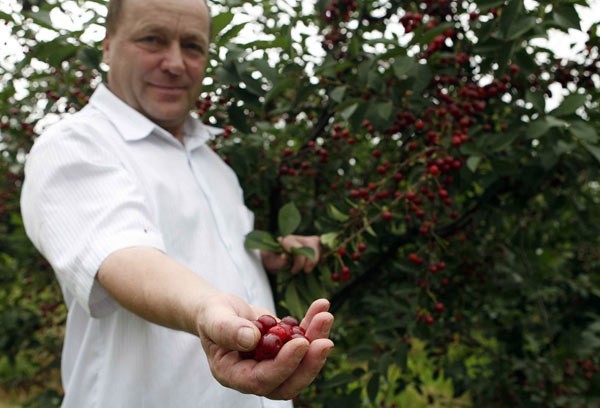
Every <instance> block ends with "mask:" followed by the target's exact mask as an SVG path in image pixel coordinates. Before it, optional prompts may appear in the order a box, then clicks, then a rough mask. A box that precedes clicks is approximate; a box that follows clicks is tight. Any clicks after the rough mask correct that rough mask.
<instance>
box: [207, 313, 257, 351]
mask: <svg viewBox="0 0 600 408" xmlns="http://www.w3.org/2000/svg"><path fill="white" fill-rule="evenodd" d="M205 335H206V337H207V338H208V340H210V341H211V342H213V343H215V344H216V345H218V346H221V347H224V348H226V349H229V350H237V351H248V350H252V349H254V348H255V346H256V345H257V344H258V341H259V340H260V331H259V330H258V328H257V327H256V326H255V325H254V324H252V322H250V321H249V320H247V319H244V318H241V317H238V316H227V318H226V319H215V320H213V321H212V322H211V324H209V325H208V328H207V331H206V332H205Z"/></svg>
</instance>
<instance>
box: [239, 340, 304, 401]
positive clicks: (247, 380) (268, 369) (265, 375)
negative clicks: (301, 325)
mask: <svg viewBox="0 0 600 408" xmlns="http://www.w3.org/2000/svg"><path fill="white" fill-rule="evenodd" d="M309 347H310V345H309V343H308V341H306V340H305V339H293V340H290V341H289V342H287V343H286V344H285V345H284V346H283V347H282V348H281V350H280V351H279V353H278V354H277V356H276V357H275V358H274V359H271V360H263V361H261V362H258V363H257V362H255V364H254V365H253V366H250V367H251V369H250V370H248V369H247V370H246V371H245V372H244V371H240V372H230V374H231V375H232V376H233V379H232V380H233V381H234V382H240V383H241V384H245V385H242V386H243V387H245V391H246V392H250V393H252V394H256V395H269V394H271V393H272V392H273V390H275V389H277V388H278V387H279V386H281V384H282V383H283V382H284V381H285V380H286V379H288V378H289V377H291V376H292V375H293V374H294V372H295V371H296V370H297V369H298V366H299V365H300V364H301V362H302V360H303V359H304V356H305V355H306V353H307V352H308V350H309ZM237 389H240V388H239V387H238V388H237Z"/></svg>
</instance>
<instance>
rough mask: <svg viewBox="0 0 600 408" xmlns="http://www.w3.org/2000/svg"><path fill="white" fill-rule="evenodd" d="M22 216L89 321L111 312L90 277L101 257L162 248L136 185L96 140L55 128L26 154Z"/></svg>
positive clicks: (108, 301)
mask: <svg viewBox="0 0 600 408" xmlns="http://www.w3.org/2000/svg"><path fill="white" fill-rule="evenodd" d="M88 127H89V126H88ZM21 211H22V214H23V221H24V225H25V229H26V232H27V235H28V236H29V238H30V239H31V241H32V242H33V244H34V246H35V247H36V248H37V249H38V250H39V251H40V252H41V253H42V255H43V256H44V257H45V258H46V259H47V260H48V262H50V264H51V265H52V267H53V269H54V271H55V273H56V276H57V278H58V280H59V282H60V284H61V287H62V289H63V291H65V290H67V291H68V292H69V293H70V294H71V295H72V296H74V297H75V299H76V300H77V301H78V302H79V303H80V304H81V306H82V307H83V308H84V310H86V311H87V312H88V313H90V315H91V316H92V317H102V316H105V315H108V314H109V313H111V312H112V311H113V310H114V309H115V308H116V307H117V303H116V301H114V299H112V297H110V295H109V294H108V293H107V292H106V291H105V290H104V288H102V286H100V284H99V283H98V281H97V280H96V279H95V278H96V273H97V271H98V268H99V267H100V264H101V263H102V262H103V261H104V259H106V257H107V256H108V255H110V254H111V253H112V252H114V251H116V250H118V249H122V248H127V247H135V246H137V247H139V246H144V247H154V248H157V249H159V250H163V251H164V243H163V239H162V237H161V235H160V233H159V232H158V228H157V227H156V222H155V221H154V220H153V217H152V211H151V209H150V208H149V205H148V202H147V200H146V199H145V195H144V193H143V187H142V186H141V185H140V183H139V182H137V180H136V178H135V176H134V175H133V173H132V172H131V171H128V170H127V168H126V166H125V165H124V164H123V163H121V162H120V159H119V158H118V155H117V154H115V152H111V151H110V150H109V149H108V148H107V147H106V146H105V145H103V144H102V135H98V134H96V135H93V134H79V133H78V132H75V131H73V129H71V128H69V127H60V126H56V127H55V128H54V129H53V130H52V131H50V132H48V133H47V134H44V135H43V136H41V137H40V139H39V140H38V141H37V142H36V144H35V145H34V148H33V149H32V150H31V152H30V154H29V156H28V157H27V161H26V167H25V181H24V184H23V189H22V194H21Z"/></svg>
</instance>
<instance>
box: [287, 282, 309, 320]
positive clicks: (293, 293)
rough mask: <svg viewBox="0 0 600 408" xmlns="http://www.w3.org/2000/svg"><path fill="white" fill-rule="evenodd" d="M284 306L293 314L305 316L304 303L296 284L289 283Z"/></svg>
mask: <svg viewBox="0 0 600 408" xmlns="http://www.w3.org/2000/svg"><path fill="white" fill-rule="evenodd" d="M283 303H284V306H285V307H286V309H287V310H288V311H289V312H290V314H291V315H292V316H298V317H299V318H300V317H301V316H304V305H303V304H302V300H301V299H300V295H299V293H298V289H297V288H296V285H294V284H289V285H288V286H287V288H286V290H285V295H284V302H283Z"/></svg>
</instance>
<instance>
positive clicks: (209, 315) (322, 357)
mask: <svg viewBox="0 0 600 408" xmlns="http://www.w3.org/2000/svg"><path fill="white" fill-rule="evenodd" d="M207 304H208V306H207V307H206V308H205V309H204V310H203V311H202V315H201V316H199V320H198V321H199V322H200V324H199V335H200V340H201V343H202V347H203V348H204V351H205V353H206V355H207V357H208V362H209V366H210V369H211V372H212V374H213V376H214V377H215V378H216V379H217V381H219V382H220V383H221V384H222V385H224V386H226V387H229V388H233V389H236V390H238V391H240V392H243V393H250V394H256V395H261V396H265V397H268V398H271V399H291V398H293V397H295V396H296V395H298V393H300V392H301V391H302V390H303V389H304V388H306V387H307V386H308V385H309V384H310V383H311V382H312V381H313V380H314V378H315V377H316V376H317V374H318V373H319V371H320V370H321V368H322V367H323V365H324V364H325V361H326V359H327V356H329V354H330V353H331V350H332V349H333V342H332V341H331V340H330V339H329V332H330V330H331V327H332V325H333V315H332V314H331V313H329V302H328V301H327V300H326V299H319V300H316V301H315V302H313V303H312V305H311V306H310V307H309V309H308V311H307V313H306V316H305V317H304V319H302V321H301V323H300V326H301V327H303V328H304V329H305V330H306V337H307V338H309V339H310V340H311V341H310V342H309V341H308V340H306V339H301V338H299V339H293V340H290V341H289V342H287V343H285V344H284V345H283V347H282V348H281V350H280V351H279V354H277V356H276V357H275V358H274V359H272V360H263V361H260V362H257V361H255V360H252V359H242V358H241V357H240V353H239V352H238V351H249V350H252V349H254V348H255V347H256V345H257V344H258V341H259V339H260V332H259V330H258V329H257V328H256V326H254V324H253V323H252V322H251V321H252V320H255V319H257V318H258V317H259V316H260V315H262V314H268V312H267V311H266V310H264V309H261V308H256V307H253V306H250V305H248V304H247V303H245V302H244V301H243V300H241V299H239V298H236V297H233V296H228V295H216V296H214V297H213V298H211V299H210V300H209V301H208V302H207Z"/></svg>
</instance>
